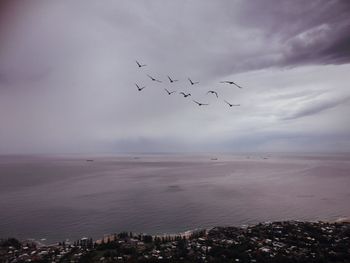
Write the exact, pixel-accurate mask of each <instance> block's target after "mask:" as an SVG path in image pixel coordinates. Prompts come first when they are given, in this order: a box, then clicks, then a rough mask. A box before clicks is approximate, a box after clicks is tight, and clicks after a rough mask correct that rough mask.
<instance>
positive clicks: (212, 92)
mask: <svg viewBox="0 0 350 263" xmlns="http://www.w3.org/2000/svg"><path fill="white" fill-rule="evenodd" d="M209 93H211V94H214V95H215V96H216V97H217V98H219V96H218V93H217V92H216V91H215V90H209V91H208V92H207V94H209Z"/></svg>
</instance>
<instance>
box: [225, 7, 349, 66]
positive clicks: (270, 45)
mask: <svg viewBox="0 0 350 263" xmlns="http://www.w3.org/2000/svg"><path fill="white" fill-rule="evenodd" d="M228 10H232V9H231V7H230V8H229V9H228ZM226 12H227V11H226ZM349 14H350V2H349V1H342V0H332V1H328V0H313V1H303V0H295V1H288V0H281V1H275V0H262V1H241V6H240V12H238V18H237V17H236V19H235V20H234V22H235V23H237V22H238V23H239V24H240V25H241V27H242V29H243V28H246V29H250V28H255V29H257V30H258V32H259V31H260V32H262V36H263V38H264V40H265V45H264V47H263V48H264V50H265V52H266V53H267V54H270V55H271V56H270V58H269V57H268V56H267V59H266V57H265V58H264V57H262V56H261V55H258V56H257V57H256V59H257V61H256V63H255V64H254V63H251V66H252V67H254V68H263V67H268V66H296V65H302V64H343V63H349V62H350V35H349V32H350V15H349ZM273 54H274V55H273ZM248 69H249V67H248V68H247V70H248Z"/></svg>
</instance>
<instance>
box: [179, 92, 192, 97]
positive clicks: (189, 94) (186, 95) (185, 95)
mask: <svg viewBox="0 0 350 263" xmlns="http://www.w3.org/2000/svg"><path fill="white" fill-rule="evenodd" d="M180 94H182V95H183V96H184V98H187V97H188V96H191V93H188V94H185V93H184V92H180Z"/></svg>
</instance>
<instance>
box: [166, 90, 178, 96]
mask: <svg viewBox="0 0 350 263" xmlns="http://www.w3.org/2000/svg"><path fill="white" fill-rule="evenodd" d="M164 90H165V91H166V92H167V93H168V95H171V94H173V93H175V92H176V91H175V90H174V91H169V90H168V89H164Z"/></svg>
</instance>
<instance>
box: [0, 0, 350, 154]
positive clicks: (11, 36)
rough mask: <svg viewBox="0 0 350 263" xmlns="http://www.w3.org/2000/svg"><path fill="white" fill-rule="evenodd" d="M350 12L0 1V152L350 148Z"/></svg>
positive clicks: (332, 0) (297, 3)
mask: <svg viewBox="0 0 350 263" xmlns="http://www.w3.org/2000/svg"><path fill="white" fill-rule="evenodd" d="M349 14H350V2H349V1H347V0H310V1H304V0H294V1H289V0H259V1H253V0H248V1H247V0H220V1H211V0H191V1H190V0H179V1H172V0H152V1H151V0H136V1H121V0H105V1H97V0H94V1H92V0H75V1H70V0H62V1H39V0H38V1H36V0H31V1H18V0H4V1H1V3H0V39H1V42H0V154H29V153H114V152H349V151H350V118H349V113H350V90H349V88H350V87H349V83H350V64H349V62H350V34H349V32H350V15H349ZM135 60H138V61H140V62H141V63H144V64H147V66H145V67H142V68H138V67H137V65H136V63H135ZM146 74H149V75H151V76H154V77H156V78H157V79H160V80H161V81H162V83H157V82H152V81H151V80H150V79H149V78H148V77H147V75H146ZM167 75H169V76H171V77H172V78H173V79H178V80H179V81H177V82H175V83H169V81H168V80H167ZM188 77H190V78H191V79H192V80H194V81H199V82H200V83H199V84H198V85H193V86H191V85H190V83H189V81H188V80H187V78H188ZM225 80H230V81H235V82H236V83H237V84H239V85H241V86H242V87H243V88H242V89H239V88H237V87H235V86H234V85H229V84H223V83H220V81H225ZM135 83H137V84H139V85H140V86H146V88H145V89H144V90H142V91H141V92H139V91H138V90H137V89H136V86H135ZM164 88H167V89H169V90H176V91H177V93H175V94H172V95H170V96H169V95H167V94H166V92H165V90H164ZM209 90H215V91H217V92H218V98H216V97H215V96H214V95H213V94H207V91H209ZM182 91H183V92H186V93H191V97H188V98H184V97H182V96H181V95H180V94H179V92H182ZM192 100H196V101H200V102H203V103H209V105H208V106H201V107H199V106H198V105H196V104H195V103H194V102H193V101H192ZM224 100H226V101H228V102H230V103H233V104H240V105H241V106H239V107H231V108H230V107H229V106H228V105H227V104H226V103H225V102H224Z"/></svg>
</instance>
